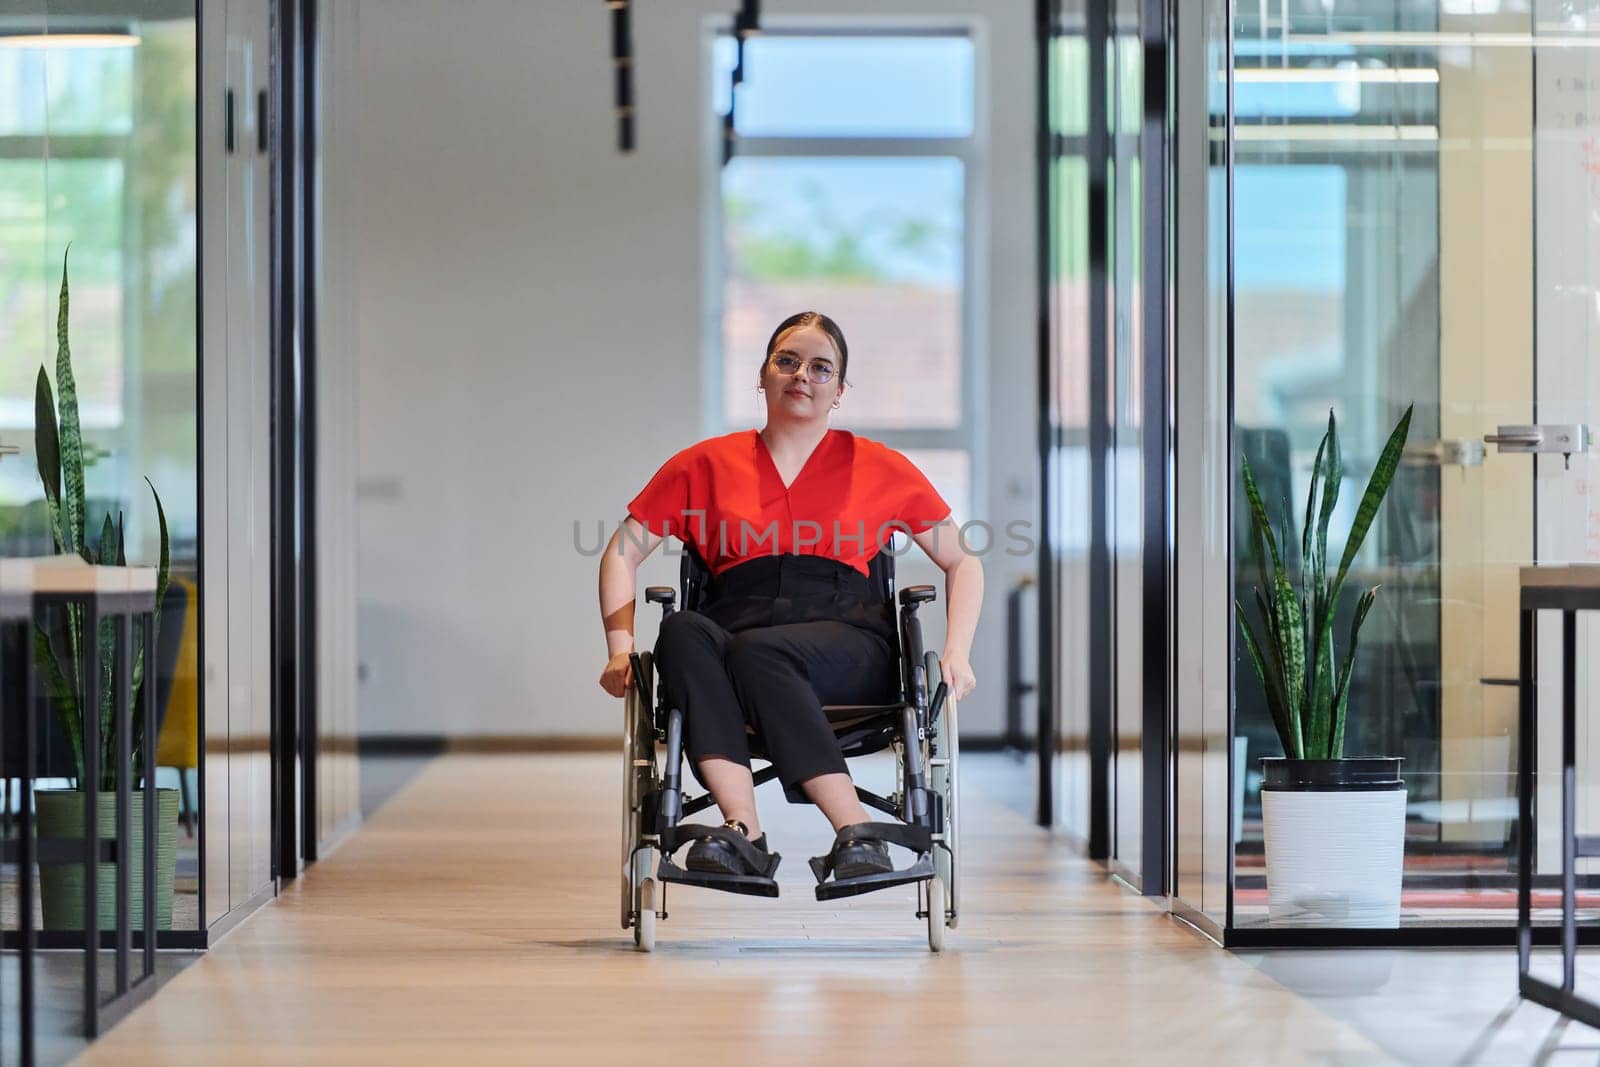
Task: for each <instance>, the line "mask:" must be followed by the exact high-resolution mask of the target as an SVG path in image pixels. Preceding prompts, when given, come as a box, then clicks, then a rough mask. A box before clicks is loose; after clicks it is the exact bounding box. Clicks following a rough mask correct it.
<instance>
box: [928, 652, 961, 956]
mask: <svg viewBox="0 0 1600 1067" xmlns="http://www.w3.org/2000/svg"><path fill="white" fill-rule="evenodd" d="M923 666H924V669H925V671H926V677H927V679H928V688H929V691H930V692H931V691H932V690H935V689H937V688H938V687H939V681H940V678H941V674H940V667H939V654H938V653H937V652H926V653H924V654H923ZM929 738H930V745H931V747H932V748H933V749H934V750H935V754H934V755H933V756H932V757H931V758H930V759H929V760H928V785H929V787H930V788H931V789H932V790H933V791H934V792H935V793H937V794H939V795H940V797H942V798H943V801H944V833H943V834H942V835H941V836H940V837H939V838H937V839H935V841H934V846H933V869H934V871H935V873H936V874H937V876H938V877H937V878H935V879H933V880H932V881H930V882H929V883H928V887H929V890H930V894H929V908H928V915H929V918H928V923H929V926H928V930H929V933H928V947H929V948H931V949H933V950H934V951H935V952H937V951H939V948H940V945H935V944H934V943H933V937H934V935H933V925H934V923H933V914H934V910H935V909H934V907H933V904H934V901H933V899H932V892H931V891H932V890H933V889H934V883H935V882H938V883H942V884H941V885H940V886H939V890H940V892H939V898H940V899H939V900H938V902H937V903H938V905H939V907H938V909H937V910H938V912H939V914H940V919H941V923H940V925H941V926H945V925H948V926H949V927H950V929H952V930H954V929H955V928H956V926H957V924H958V923H959V922H960V921H961V909H960V888H961V885H960V866H961V862H960V861H961V849H960V844H961V833H960V831H961V805H960V784H959V782H960V774H959V771H960V762H961V739H960V734H959V731H958V730H957V726H956V702H955V699H954V698H953V697H949V696H946V698H945V702H944V709H943V710H942V711H941V712H940V713H939V721H938V722H937V723H935V724H934V725H933V729H932V730H931V731H930V734H929ZM941 944H942V932H941Z"/></svg>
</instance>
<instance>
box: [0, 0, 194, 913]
mask: <svg viewBox="0 0 1600 1067" xmlns="http://www.w3.org/2000/svg"><path fill="white" fill-rule="evenodd" d="M23 8H24V10H23V11H22V12H18V11H17V10H16V7H15V6H14V5H13V6H11V7H10V8H9V9H8V11H9V13H7V14H3V15H0V444H3V445H9V446H12V447H15V448H16V449H17V450H18V452H17V454H12V455H0V555H4V556H38V555H49V554H52V553H54V552H55V551H56V546H55V544H54V541H53V538H52V535H51V523H50V518H49V516H48V514H47V511H46V505H45V501H44V496H43V491H42V486H41V481H40V475H39V471H38V466H37V461H36V457H35V449H34V432H35V391H36V382H37V378H38V375H39V373H40V370H41V368H43V369H44V371H45V373H46V374H47V376H48V378H49V380H50V381H51V383H52V387H53V390H54V392H55V394H56V396H57V399H58V400H60V399H63V398H62V397H61V395H60V393H61V390H60V385H61V382H60V378H59V376H58V374H57V363H56V360H57V338H56V330H57V311H58V302H57V298H58V294H59V290H60V286H61V281H62V268H63V260H64V259H65V260H66V267H67V270H68V274H69V282H70V291H71V300H70V314H69V319H68V327H69V334H70V345H71V353H72V370H73V374H74V377H75V380H76V387H77V388H76V396H77V404H78V409H79V412H80V418H81V425H82V440H83V458H84V469H85V470H84V496H85V499H86V504H87V507H86V522H85V527H86V530H87V532H88V541H89V544H90V546H91V547H92V548H93V549H94V550H95V551H96V552H97V553H98V552H99V551H100V549H101V536H100V535H101V532H102V530H103V527H104V522H105V520H106V519H107V518H108V517H110V518H112V519H114V520H115V519H116V518H119V517H120V519H121V522H122V524H123V529H124V535H125V536H124V542H125V545H124V547H125V555H126V559H127V561H128V562H129V563H130V564H140V565H154V564H155V563H156V562H157V561H158V559H159V555H160V535H159V524H158V519H157V511H156V505H155V500H154V497H153V495H152V492H151V486H153V487H154V489H155V491H156V492H158V493H159V494H160V501H161V505H162V507H163V509H164V512H165V517H166V524H167V529H168V534H169V538H170V553H171V575H172V580H171V587H170V589H169V591H168V594H167V596H166V599H165V600H164V601H163V603H162V605H161V610H160V613H159V627H160V630H159V635H158V639H157V650H156V653H157V654H156V664H157V677H156V679H155V686H156V694H155V695H156V701H157V711H158V715H159V723H160V725H159V735H158V741H157V747H156V753H155V762H156V764H157V765H158V767H159V768H160V769H159V771H158V784H159V785H160V786H161V787H162V788H167V787H172V788H175V789H176V788H179V787H181V793H182V811H183V814H182V816H181V826H180V827H179V829H178V831H177V834H176V861H175V864H176V866H175V873H174V895H173V905H172V917H171V926H172V928H173V929H175V930H190V931H193V930H197V929H198V928H199V926H200V923H201V920H200V912H199V904H198V901H199V861H198V825H197V824H198V807H197V797H198V790H197V784H196V778H197V773H198V762H199V760H198V742H197V738H198V724H199V686H198V661H199V657H198V629H199V603H198V594H199V570H198V551H199V509H198V501H199V482H198V477H197V472H198V464H199V453H198V445H197V433H198V408H197V384H198V378H197V373H196V367H197V343H196V327H197V293H198V277H197V272H196V228H197V227H196V224H197V218H198V213H197V192H198V190H197V180H196V179H197V166H196V152H195V99H196V97H195V77H196V47H197V42H196V18H195V7H194V4H193V3H192V2H190V3H174V2H171V0H146V2H130V3H124V4H115V5H98V6H97V7H96V10H97V11H98V12H100V14H97V15H95V16H94V17H93V18H86V17H84V16H80V15H75V14H73V13H72V12H73V11H77V10H80V9H81V5H67V4H57V3H53V2H52V3H42V4H41V3H25V4H24V5H23ZM69 247H70V255H69V252H68V249H69ZM146 479H148V484H147V482H146ZM41 722H48V723H49V724H50V725H49V728H48V729H46V730H45V732H44V736H43V738H42V740H41V747H40V750H39V761H40V762H39V769H40V773H41V775H43V776H44V777H45V779H47V780H46V781H42V782H41V783H40V784H41V787H49V786H62V785H70V784H71V779H72V777H73V775H74V771H73V768H72V766H71V759H70V755H69V752H70V750H69V749H68V747H67V743H66V738H65V736H64V735H63V734H62V733H61V732H60V728H59V726H57V725H55V724H54V720H53V718H51V719H48V720H46V719H41ZM15 755H16V753H15V752H11V753H8V754H7V761H8V765H7V767H6V768H5V769H4V775H5V776H8V777H10V776H14V775H15V774H17V773H18V772H19V770H20V768H19V767H18V766H15V765H12V764H11V761H12V760H13V759H14V757H15ZM15 803H16V797H15V794H14V793H12V792H9V791H8V793H7V795H6V799H5V801H4V804H5V813H6V815H7V825H8V826H9V825H12V824H11V823H10V818H9V817H10V816H11V815H13V814H14V808H15ZM14 875H15V872H14V871H10V870H9V869H8V881H7V883H6V885H5V887H4V891H5V893H6V894H7V895H8V897H9V895H10V894H12V893H14V892H15V888H16V887H15V884H14ZM163 925H164V924H163Z"/></svg>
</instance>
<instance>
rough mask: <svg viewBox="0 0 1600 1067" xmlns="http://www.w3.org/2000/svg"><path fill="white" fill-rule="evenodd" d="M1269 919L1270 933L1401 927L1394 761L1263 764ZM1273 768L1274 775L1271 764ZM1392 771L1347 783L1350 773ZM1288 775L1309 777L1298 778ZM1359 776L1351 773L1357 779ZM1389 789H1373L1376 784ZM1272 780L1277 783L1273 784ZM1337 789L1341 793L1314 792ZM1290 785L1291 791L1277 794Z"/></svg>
mask: <svg viewBox="0 0 1600 1067" xmlns="http://www.w3.org/2000/svg"><path fill="white" fill-rule="evenodd" d="M1262 764H1263V766H1264V767H1266V768H1267V775H1268V782H1267V785H1266V786H1265V787H1264V788H1263V789H1262V791H1261V813H1262V821H1263V829H1264V832H1265V837H1266V859H1267V918H1268V922H1269V924H1270V925H1272V926H1325V927H1376V928H1390V929H1392V928H1394V927H1397V926H1399V925H1400V876H1401V869H1402V862H1403V860H1404V857H1405V829H1406V791H1405V789H1404V788H1403V786H1401V783H1400V782H1399V777H1398V771H1399V761H1398V760H1326V761H1322V760H1316V761H1301V760H1263V761H1262ZM1273 764H1277V765H1278V766H1277V767H1276V768H1274V767H1273V766H1272V765H1273ZM1361 764H1368V765H1375V764H1387V765H1390V766H1391V767H1392V771H1390V772H1372V773H1371V774H1369V775H1368V776H1367V777H1368V780H1367V781H1365V782H1362V781H1355V782H1351V781H1343V782H1338V780H1339V779H1341V778H1343V779H1349V778H1351V777H1352V773H1351V770H1350V768H1349V767H1348V766H1346V767H1337V766H1334V765H1361ZM1290 768H1298V769H1301V770H1306V771H1307V773H1302V774H1297V773H1294V772H1293V771H1291V770H1290ZM1361 776H1362V772H1361V770H1360V769H1359V768H1357V769H1356V770H1355V771H1354V777H1355V778H1357V779H1359V778H1361ZM1385 777H1386V778H1388V779H1389V780H1388V781H1387V782H1383V783H1381V784H1376V785H1375V784H1374V783H1375V782H1376V781H1377V779H1378V778H1385ZM1274 779H1276V781H1274ZM1319 779H1320V782H1321V784H1324V785H1327V784H1332V783H1335V782H1338V784H1341V785H1344V786H1345V788H1316V785H1317V784H1319ZM1283 785H1288V786H1289V788H1280V786H1283Z"/></svg>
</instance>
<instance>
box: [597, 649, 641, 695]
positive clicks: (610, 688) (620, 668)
mask: <svg viewBox="0 0 1600 1067" xmlns="http://www.w3.org/2000/svg"><path fill="white" fill-rule="evenodd" d="M632 655H633V654H632V653H631V652H618V653H617V654H616V655H615V656H612V657H611V658H610V659H609V660H607V661H606V669H605V670H603V671H601V672H600V688H601V689H604V690H605V691H606V692H608V693H610V694H611V695H612V696H614V697H621V696H627V695H628V686H630V685H632V684H633V660H632V658H631V657H632Z"/></svg>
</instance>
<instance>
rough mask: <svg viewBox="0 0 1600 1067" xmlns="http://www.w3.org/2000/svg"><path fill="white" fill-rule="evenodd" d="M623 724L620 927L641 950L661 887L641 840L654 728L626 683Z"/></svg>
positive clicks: (651, 782)
mask: <svg viewBox="0 0 1600 1067" xmlns="http://www.w3.org/2000/svg"><path fill="white" fill-rule="evenodd" d="M639 663H640V665H641V667H642V668H643V671H642V674H643V679H642V680H643V682H644V691H645V692H646V693H650V692H653V691H654V687H653V685H652V684H651V683H652V681H653V678H652V674H653V672H652V671H651V669H650V666H651V665H650V653H648V652H641V653H640V654H639ZM624 705H625V708H626V712H625V716H624V720H625V721H624V726H623V765H622V928H623V929H624V930H626V929H628V928H629V927H632V928H633V931H634V943H635V944H636V945H638V947H639V948H640V949H642V950H643V951H646V952H648V951H650V949H651V948H653V947H654V946H655V919H656V910H657V908H659V907H660V903H659V897H660V886H659V885H658V884H657V883H656V882H655V879H654V878H653V877H652V876H653V874H654V873H655V862H654V861H655V855H654V854H655V849H654V848H653V847H651V846H650V845H649V844H647V843H646V842H645V840H644V837H645V831H646V827H645V826H644V807H645V800H646V798H647V797H649V796H650V795H651V794H652V793H654V792H655V791H656V788H657V770H656V732H655V722H654V719H653V716H652V712H651V709H650V706H649V704H648V703H647V702H646V700H645V699H644V698H643V697H641V696H640V695H639V690H638V688H637V687H635V686H629V687H628V695H627V697H626V699H625V701H624Z"/></svg>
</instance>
